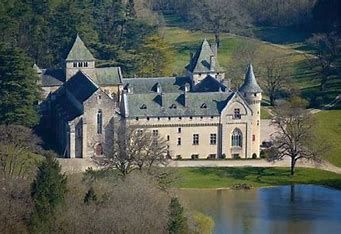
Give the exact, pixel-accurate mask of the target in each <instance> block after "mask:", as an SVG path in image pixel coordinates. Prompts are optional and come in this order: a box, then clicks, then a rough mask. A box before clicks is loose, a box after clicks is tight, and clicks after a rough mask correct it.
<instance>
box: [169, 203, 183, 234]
mask: <svg viewBox="0 0 341 234" xmlns="http://www.w3.org/2000/svg"><path fill="white" fill-rule="evenodd" d="M168 209H169V218H168V224H167V230H168V233H172V234H177V233H185V230H186V229H187V218H186V217H185V215H184V208H183V207H182V206H181V204H180V202H179V200H178V199H177V198H175V197H173V198H172V199H171V202H170V204H169V208H168Z"/></svg>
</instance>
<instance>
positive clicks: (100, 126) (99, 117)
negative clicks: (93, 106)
mask: <svg viewBox="0 0 341 234" xmlns="http://www.w3.org/2000/svg"><path fill="white" fill-rule="evenodd" d="M102 132H103V113H102V111H101V110H99V111H98V112H97V134H102Z"/></svg>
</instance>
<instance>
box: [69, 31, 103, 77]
mask: <svg viewBox="0 0 341 234" xmlns="http://www.w3.org/2000/svg"><path fill="white" fill-rule="evenodd" d="M65 66H66V69H65V70H66V80H68V79H70V78H71V77H72V76H73V75H75V74H76V73H77V72H78V71H79V70H81V71H82V72H84V73H85V74H87V75H88V76H90V77H94V76H95V71H96V70H95V58H94V56H93V55H92V54H91V52H90V51H89V50H88V48H86V46H85V44H84V42H83V41H82V39H81V38H80V37H79V35H78V34H77V37H76V40H75V42H74V43H73V46H72V48H71V50H70V52H69V54H68V56H67V58H66V60H65Z"/></svg>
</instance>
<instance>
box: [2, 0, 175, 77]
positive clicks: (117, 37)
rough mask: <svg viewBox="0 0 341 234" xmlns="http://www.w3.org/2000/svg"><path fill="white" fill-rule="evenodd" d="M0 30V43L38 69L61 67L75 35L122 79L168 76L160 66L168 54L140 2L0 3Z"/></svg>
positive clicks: (153, 20)
mask: <svg viewBox="0 0 341 234" xmlns="http://www.w3.org/2000/svg"><path fill="white" fill-rule="evenodd" d="M147 16H148V17H147ZM0 30H1V31H2V32H3V33H2V34H1V36H0V39H1V41H2V42H3V43H7V44H10V45H11V46H15V47H17V48H21V49H22V50H24V51H25V52H26V53H27V55H28V56H29V57H30V58H31V60H32V62H35V63H37V64H38V66H40V67H63V65H64V64H63V61H64V59H65V57H66V55H67V53H68V51H69V49H70V48H71V46H72V43H73V41H74V39H75V37H76V35H77V33H79V35H80V36H81V37H82V39H83V40H84V42H85V43H86V44H87V45H88V46H89V47H90V50H91V51H92V52H93V53H94V54H95V57H96V58H98V59H99V64H100V65H102V66H107V65H117V66H121V67H122V68H123V71H124V72H125V74H126V75H128V76H129V75H140V74H143V75H145V74H147V75H156V74H154V73H155V72H158V75H160V74H161V75H162V74H164V75H166V74H167V75H170V74H169V72H170V71H169V70H167V67H165V66H164V64H167V62H168V60H169V59H171V55H170V52H171V49H170V48H169V46H168V45H167V44H166V43H165V42H164V40H163V38H162V37H161V36H160V34H159V32H158V17H157V16H156V15H155V14H153V13H152V12H151V11H150V10H149V8H148V7H146V6H145V4H144V1H143V2H141V1H133V0H127V1H124V0H100V1H97V0H96V1H95V0H75V1H74V0H65V1H64V0H63V1H61V0H47V1H43V0H30V1H22V0H14V1H12V0H5V1H1V3H0ZM155 44H156V45H155ZM151 55H154V56H151ZM154 57H155V58H156V59H155V62H154V63H150V65H149V66H153V65H154V66H153V70H151V71H146V70H145V60H146V59H148V60H153V58H154ZM153 72H154V73H153Z"/></svg>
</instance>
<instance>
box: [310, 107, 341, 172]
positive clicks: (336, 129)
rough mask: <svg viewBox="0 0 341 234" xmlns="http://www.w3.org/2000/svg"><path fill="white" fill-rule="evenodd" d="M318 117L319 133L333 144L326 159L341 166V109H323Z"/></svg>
mask: <svg viewBox="0 0 341 234" xmlns="http://www.w3.org/2000/svg"><path fill="white" fill-rule="evenodd" d="M316 119H317V133H318V134H319V135H320V136H321V138H322V139H324V140H325V141H326V142H327V143H328V144H330V146H331V147H330V148H331V150H330V152H329V153H328V154H327V155H326V159H327V160H328V161H329V162H331V163H332V164H334V165H336V166H338V167H341V141H340V135H341V110H332V111H321V112H319V113H317V114H316Z"/></svg>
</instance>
